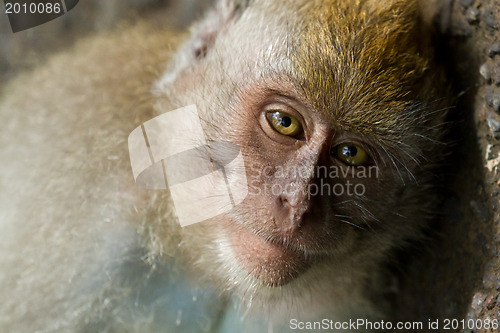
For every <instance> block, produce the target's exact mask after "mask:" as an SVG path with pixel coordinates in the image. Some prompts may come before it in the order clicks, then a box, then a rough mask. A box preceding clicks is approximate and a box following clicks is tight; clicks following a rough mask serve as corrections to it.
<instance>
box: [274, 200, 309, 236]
mask: <svg viewBox="0 0 500 333" xmlns="http://www.w3.org/2000/svg"><path fill="white" fill-rule="evenodd" d="M276 206H277V207H276V212H275V215H276V221H277V222H276V224H277V227H278V228H279V231H280V232H282V233H285V234H290V233H294V232H295V231H297V230H298V229H300V227H301V226H302V223H303V217H304V214H305V213H306V212H307V211H308V209H309V207H308V204H307V202H305V201H304V200H300V199H299V198H294V197H289V196H287V195H280V196H278V198H277V203H276Z"/></svg>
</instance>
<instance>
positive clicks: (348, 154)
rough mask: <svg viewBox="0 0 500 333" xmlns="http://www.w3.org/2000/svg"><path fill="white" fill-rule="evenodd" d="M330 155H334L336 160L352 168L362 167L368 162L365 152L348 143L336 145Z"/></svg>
mask: <svg viewBox="0 0 500 333" xmlns="http://www.w3.org/2000/svg"><path fill="white" fill-rule="evenodd" d="M332 153H333V154H336V156H337V158H338V159H340V160H341V161H342V162H344V163H346V164H348V165H352V166H359V165H363V164H365V163H366V161H367V160H368V154H367V153H366V151H365V150H364V149H363V148H361V147H360V146H358V145H356V144H354V143H350V142H347V143H343V144H341V145H338V146H337V147H336V148H334V149H333V151H332Z"/></svg>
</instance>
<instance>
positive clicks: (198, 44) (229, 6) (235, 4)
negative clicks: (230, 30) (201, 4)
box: [191, 0, 250, 59]
mask: <svg viewBox="0 0 500 333" xmlns="http://www.w3.org/2000/svg"><path fill="white" fill-rule="evenodd" d="M249 2H250V1H249V0H244V1H241V0H240V1H237V0H219V1H218V2H217V4H216V6H215V8H213V9H212V10H210V11H209V12H208V13H207V14H206V15H205V18H204V19H202V20H201V21H200V22H199V23H198V24H196V25H194V26H193V28H192V29H191V34H192V39H191V47H192V53H193V55H194V57H195V58H197V59H201V58H204V57H205V56H206V55H207V53H208V52H209V51H210V49H211V48H212V46H213V45H214V44H215V41H216V39H217V36H219V34H220V33H221V32H223V31H224V30H225V29H226V28H227V27H228V26H230V25H231V24H232V23H234V22H235V21H237V20H238V18H239V17H240V15H241V13H242V12H243V11H244V10H245V8H247V7H248V4H249Z"/></svg>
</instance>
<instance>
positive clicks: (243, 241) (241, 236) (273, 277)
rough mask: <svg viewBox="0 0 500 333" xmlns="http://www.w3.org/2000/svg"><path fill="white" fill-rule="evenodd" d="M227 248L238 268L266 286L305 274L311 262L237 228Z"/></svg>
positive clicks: (301, 254)
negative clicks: (241, 268) (229, 246)
mask: <svg viewBox="0 0 500 333" xmlns="http://www.w3.org/2000/svg"><path fill="white" fill-rule="evenodd" d="M230 242H231V247H232V249H233V252H234V255H235V257H236V259H237V260H238V262H239V263H240V265H241V266H242V267H243V268H244V269H245V270H246V271H247V272H248V273H249V274H250V275H252V276H253V277H255V278H257V279H259V280H260V281H261V282H262V283H263V284H265V285H266V286H269V287H279V286H283V285H285V284H287V283H289V282H290V281H292V280H293V279H295V278H296V277H297V276H299V275H300V274H301V273H303V272H305V271H307V269H308V268H309V267H310V265H311V262H310V260H309V259H308V258H307V256H306V255H305V253H304V252H302V251H300V250H298V249H296V248H295V247H293V246H290V245H289V244H287V243H286V242H280V241H276V240H273V239H271V238H269V239H268V238H266V237H262V236H259V235H257V234H255V233H254V232H253V231H251V230H249V229H247V228H239V229H238V230H235V232H234V233H232V234H231V236H230Z"/></svg>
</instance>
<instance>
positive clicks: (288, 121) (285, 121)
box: [281, 117, 292, 127]
mask: <svg viewBox="0 0 500 333" xmlns="http://www.w3.org/2000/svg"><path fill="white" fill-rule="evenodd" d="M291 124H292V119H290V117H283V118H281V126H283V127H289V126H290V125H291Z"/></svg>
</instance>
